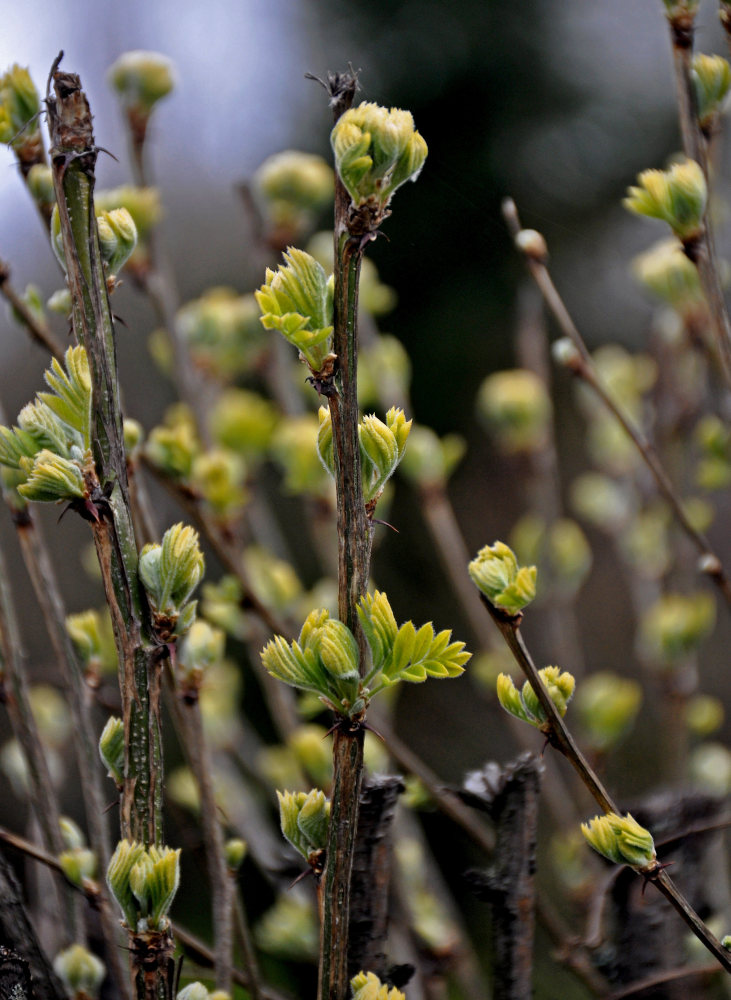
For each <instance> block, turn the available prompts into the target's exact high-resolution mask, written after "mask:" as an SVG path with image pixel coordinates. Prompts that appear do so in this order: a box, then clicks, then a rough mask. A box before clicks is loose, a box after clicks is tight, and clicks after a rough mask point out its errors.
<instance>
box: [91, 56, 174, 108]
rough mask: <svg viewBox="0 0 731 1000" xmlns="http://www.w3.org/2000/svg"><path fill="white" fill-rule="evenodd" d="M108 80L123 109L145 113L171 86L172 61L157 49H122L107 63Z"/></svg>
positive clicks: (165, 95) (172, 78)
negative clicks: (132, 50) (108, 66)
mask: <svg viewBox="0 0 731 1000" xmlns="http://www.w3.org/2000/svg"><path fill="white" fill-rule="evenodd" d="M108 79H109V83H110V84H111V86H112V87H113V89H114V90H116V91H117V93H118V94H119V96H120V98H121V101H122V104H123V105H124V107H125V108H128V109H135V110H136V111H138V112H140V113H145V114H148V115H149V113H150V111H152V109H153V107H154V106H155V104H156V103H157V102H158V101H160V100H162V98H163V97H167V95H168V94H169V93H170V92H171V91H172V89H173V87H174V86H175V73H174V70H173V64H172V62H171V61H170V59H168V58H167V56H163V55H161V54H160V53H159V52H143V51H140V50H137V51H134V52H124V53H123V54H122V55H121V56H120V57H119V58H118V59H117V60H116V62H115V63H114V64H113V65H112V66H110V68H109V73H108Z"/></svg>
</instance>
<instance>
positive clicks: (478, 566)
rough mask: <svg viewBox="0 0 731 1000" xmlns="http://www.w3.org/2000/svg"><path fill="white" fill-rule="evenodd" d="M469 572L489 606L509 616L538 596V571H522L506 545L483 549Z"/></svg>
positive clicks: (531, 569) (496, 543) (470, 566)
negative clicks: (491, 605)
mask: <svg viewBox="0 0 731 1000" xmlns="http://www.w3.org/2000/svg"><path fill="white" fill-rule="evenodd" d="M468 569H469V574H470V577H471V578H472V582H473V583H474V584H475V585H476V586H477V587H478V589H479V590H480V591H481V592H482V593H483V594H484V595H485V597H487V599H488V600H489V601H490V603H491V604H494V605H495V607H497V608H501V609H502V610H504V611H507V612H508V613H510V614H517V613H518V612H519V611H521V610H522V609H523V608H524V607H525V606H526V605H527V604H530V602H531V601H532V600H533V598H534V597H535V596H536V575H537V570H536V567H535V566H523V567H519V566H518V561H517V559H516V558H515V555H514V554H513V552H512V550H511V549H509V548H508V546H507V545H505V544H504V542H495V544H494V545H486V546H485V547H484V548H482V549H480V551H479V552H478V553H477V556H476V558H475V559H473V560H472V562H471V563H470V564H469V567H468Z"/></svg>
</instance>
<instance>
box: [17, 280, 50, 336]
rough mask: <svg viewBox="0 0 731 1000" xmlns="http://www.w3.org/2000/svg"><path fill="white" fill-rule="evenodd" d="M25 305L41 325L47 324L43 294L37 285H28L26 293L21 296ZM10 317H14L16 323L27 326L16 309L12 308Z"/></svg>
mask: <svg viewBox="0 0 731 1000" xmlns="http://www.w3.org/2000/svg"><path fill="white" fill-rule="evenodd" d="M20 298H21V300H22V302H23V304H24V305H25V306H26V308H27V309H28V311H29V313H30V314H31V316H32V317H33V318H34V319H35V320H36V321H37V322H38V323H39V324H40V325H41V326H43V325H45V323H46V314H45V311H44V308H43V300H42V298H41V293H40V290H39V288H38V287H37V286H36V285H26V286H25V291H24V292H23V294H22V295H21V296H20ZM10 315H11V316H12V317H13V319H14V320H15V322H16V323H18V324H19V325H20V326H23V327H24V326H25V320H24V319H23V317H22V316H21V315H20V313H19V312H16V310H15V308H14V307H11V308H10Z"/></svg>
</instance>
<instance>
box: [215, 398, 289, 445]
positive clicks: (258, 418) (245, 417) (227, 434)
mask: <svg viewBox="0 0 731 1000" xmlns="http://www.w3.org/2000/svg"><path fill="white" fill-rule="evenodd" d="M276 425H277V412H276V410H275V408H274V406H273V405H272V404H271V403H270V402H269V400H267V399H264V397H263V396H260V395H259V394H258V393H255V392H251V391H250V390H248V389H227V390H226V391H225V392H223V393H221V395H220V396H219V398H218V400H217V402H216V403H215V405H214V407H213V410H212V412H211V416H210V428H211V434H212V435H213V437H214V439H215V440H216V441H217V442H218V443H219V444H220V445H223V447H224V448H229V449H230V450H231V451H233V452H237V453H238V454H240V455H243V456H244V457H245V458H249V459H255V458H260V457H261V456H262V454H263V453H264V452H266V451H267V449H268V448H269V443H270V441H271V439H272V435H273V433H274V430H275V428H276Z"/></svg>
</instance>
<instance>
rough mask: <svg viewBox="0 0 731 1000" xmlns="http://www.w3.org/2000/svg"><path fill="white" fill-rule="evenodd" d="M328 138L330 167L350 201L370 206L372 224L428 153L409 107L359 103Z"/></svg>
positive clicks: (421, 165) (340, 120) (357, 204)
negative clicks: (330, 151)
mask: <svg viewBox="0 0 731 1000" xmlns="http://www.w3.org/2000/svg"><path fill="white" fill-rule="evenodd" d="M330 141H331V144H332V148H333V152H334V154H335V166H336V169H337V171H338V174H339V175H340V179H341V180H342V182H343V184H344V185H345V188H346V190H347V191H348V194H349V195H350V197H351V199H352V201H353V205H354V206H355V207H356V208H361V207H364V206H366V205H368V206H369V207H370V206H372V208H373V215H374V217H373V222H374V223H375V224H376V225H377V224H378V222H379V221H380V220H381V219H382V218H383V215H384V213H385V211H386V209H387V207H388V204H389V202H390V200H391V197H392V196H393V194H394V192H395V191H396V190H397V189H398V188H399V187H400V186H401V185H402V184H404V183H405V182H406V181H408V180H412V181H415V180H416V179H417V177H418V176H419V174H420V173H421V169H422V167H423V166H424V161H425V159H426V155H427V147H426V143H425V142H424V140H423V139H422V137H421V136H420V135H419V133H418V132H417V131H416V130H415V129H414V119H413V117H412V116H411V113H410V112H409V111H401V110H400V109H398V108H391V110H390V111H389V110H388V108H383V107H380V106H379V105H378V104H370V103H366V102H364V103H362V104H360V105H358V107H356V108H350V109H349V110H348V111H346V112H345V113H344V114H343V115H341V117H340V118H339V119H338V121H337V122H336V124H335V127H334V128H333V130H332V133H331V136H330Z"/></svg>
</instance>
